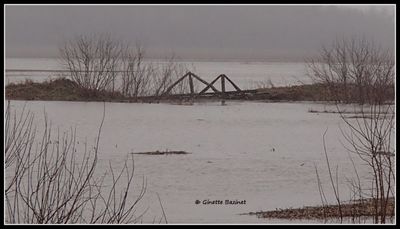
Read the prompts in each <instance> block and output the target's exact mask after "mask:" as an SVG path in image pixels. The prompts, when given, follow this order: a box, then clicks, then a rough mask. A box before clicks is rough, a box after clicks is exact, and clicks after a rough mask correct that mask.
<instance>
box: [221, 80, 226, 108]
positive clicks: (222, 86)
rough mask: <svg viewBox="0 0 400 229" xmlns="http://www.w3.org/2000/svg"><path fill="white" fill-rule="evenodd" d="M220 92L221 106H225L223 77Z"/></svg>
mask: <svg viewBox="0 0 400 229" xmlns="http://www.w3.org/2000/svg"><path fill="white" fill-rule="evenodd" d="M221 91H222V96H221V97H222V99H221V105H222V106H223V105H226V104H225V75H222V76H221Z"/></svg>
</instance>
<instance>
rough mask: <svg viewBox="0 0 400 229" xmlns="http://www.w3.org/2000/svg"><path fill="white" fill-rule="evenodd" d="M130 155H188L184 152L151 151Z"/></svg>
mask: <svg viewBox="0 0 400 229" xmlns="http://www.w3.org/2000/svg"><path fill="white" fill-rule="evenodd" d="M131 154H144V155H172V154H190V153H188V152H185V151H158V150H157V151H151V152H140V153H131Z"/></svg>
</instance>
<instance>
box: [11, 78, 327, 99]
mask: <svg viewBox="0 0 400 229" xmlns="http://www.w3.org/2000/svg"><path fill="white" fill-rule="evenodd" d="M325 91H326V88H325V86H323V85H321V84H309V85H295V86H285V87H269V88H258V89H254V90H244V91H242V93H233V92H226V94H225V95H224V96H223V97H222V94H218V93H216V94H212V93H208V94H207V93H206V94H205V95H204V96H201V97H195V98H193V97H191V96H190V95H168V96H163V97H160V96H141V97H126V96H123V95H122V94H121V93H120V92H117V91H116V92H110V91H103V92H95V91H90V90H86V89H83V88H80V87H79V86H78V85H76V84H75V83H74V82H73V81H71V80H69V79H66V78H58V79H53V80H48V81H44V82H40V83H37V82H33V81H30V80H26V81H25V82H22V83H16V84H14V83H10V84H9V85H7V86H6V87H5V92H6V93H5V94H6V95H5V97H6V99H9V100H43V101H106V102H127V103H158V102H178V103H180V102H183V103H185V102H195V101H219V100H222V99H223V100H241V101H271V102H280V101H332V100H333V96H330V95H327V94H326V93H325Z"/></svg>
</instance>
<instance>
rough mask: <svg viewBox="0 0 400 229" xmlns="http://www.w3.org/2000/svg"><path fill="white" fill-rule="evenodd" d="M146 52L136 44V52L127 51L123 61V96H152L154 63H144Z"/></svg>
mask: <svg viewBox="0 0 400 229" xmlns="http://www.w3.org/2000/svg"><path fill="white" fill-rule="evenodd" d="M144 55H145V50H144V49H143V47H142V46H140V45H139V44H136V46H135V50H134V51H129V50H128V51H127V53H126V54H125V55H124V58H123V61H122V68H123V72H122V85H121V91H122V94H123V95H125V96H129V97H138V96H145V95H149V94H150V89H151V85H150V84H151V78H152V76H153V74H154V71H155V70H154V67H153V63H152V62H147V63H144Z"/></svg>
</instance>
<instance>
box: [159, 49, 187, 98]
mask: <svg viewBox="0 0 400 229" xmlns="http://www.w3.org/2000/svg"><path fill="white" fill-rule="evenodd" d="M187 71H188V69H187V67H186V65H184V64H182V63H179V62H177V61H176V58H175V56H171V57H169V58H167V59H166V63H163V64H162V65H161V66H160V67H159V68H158V71H155V72H154V73H155V74H154V75H153V95H154V96H160V95H162V94H164V93H165V92H166V91H167V89H168V88H169V86H171V85H172V84H173V83H174V82H175V81H177V80H178V79H179V78H180V77H182V76H183V75H184V74H186V73H187ZM189 90H190V88H189V85H188V84H187V83H186V84H185V83H183V82H181V83H180V84H178V85H177V86H176V87H174V88H173V90H172V91H171V93H175V94H183V93H187V92H189Z"/></svg>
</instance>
